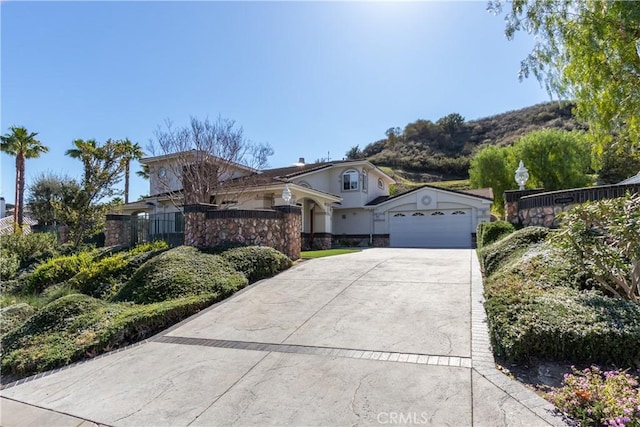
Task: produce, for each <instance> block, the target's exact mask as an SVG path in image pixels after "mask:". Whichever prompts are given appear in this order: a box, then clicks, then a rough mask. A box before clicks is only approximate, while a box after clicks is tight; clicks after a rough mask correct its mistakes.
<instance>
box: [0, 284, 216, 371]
mask: <svg viewBox="0 0 640 427" xmlns="http://www.w3.org/2000/svg"><path fill="white" fill-rule="evenodd" d="M218 299H219V296H218V295H217V294H206V295H200V296H195V297H189V298H184V299H180V300H171V301H166V302H162V303H157V304H149V305H145V306H137V305H131V304H113V303H106V302H104V301H101V300H98V299H95V298H91V297H89V296H86V295H80V294H75V295H69V296H66V297H63V298H60V299H59V300H57V301H54V302H52V303H51V304H49V305H47V306H46V307H44V308H43V309H42V310H40V311H39V312H37V313H36V314H35V315H33V316H31V317H30V318H29V319H28V320H27V321H26V322H24V323H23V324H22V325H21V326H19V327H17V328H16V329H13V330H12V331H11V332H9V333H8V334H7V335H6V336H5V337H4V338H3V339H2V348H3V353H2V372H3V374H12V375H15V376H19V377H21V376H27V375H32V374H35V373H38V372H43V371H46V370H49V369H54V368H57V367H60V366H63V365H66V364H69V363H71V362H74V361H76V360H80V359H82V358H84V357H91V356H94V355H97V354H100V353H103V352H105V351H109V350H111V349H114V348H117V347H120V346H123V345H127V344H130V343H132V342H135V341H138V340H140V339H144V338H147V337H149V336H151V335H153V334H154V333H156V332H158V331H160V330H162V329H163V328H166V327H168V326H170V325H172V324H174V323H177V322H179V321H180V320H182V319H184V318H186V317H188V316H190V315H192V314H194V313H197V312H198V311H199V310H201V309H202V308H204V307H207V306H209V305H211V304H212V303H214V302H216V301H217V300H218Z"/></svg>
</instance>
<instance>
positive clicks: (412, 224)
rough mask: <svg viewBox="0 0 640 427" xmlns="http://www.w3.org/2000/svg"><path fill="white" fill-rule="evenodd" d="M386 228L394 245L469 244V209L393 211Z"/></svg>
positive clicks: (449, 245)
mask: <svg viewBox="0 0 640 427" xmlns="http://www.w3.org/2000/svg"><path fill="white" fill-rule="evenodd" d="M389 228H390V233H389V234H390V239H391V242H390V243H391V246H395V247H439V248H469V247H471V210H462V209H456V210H437V211H414V212H396V213H392V214H391V219H390V227H389Z"/></svg>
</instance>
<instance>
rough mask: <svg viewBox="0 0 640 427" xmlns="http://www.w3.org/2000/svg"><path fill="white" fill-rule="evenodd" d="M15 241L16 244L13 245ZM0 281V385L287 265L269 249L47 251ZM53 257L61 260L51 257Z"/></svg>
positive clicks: (148, 330)
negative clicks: (5, 279) (45, 255)
mask: <svg viewBox="0 0 640 427" xmlns="http://www.w3.org/2000/svg"><path fill="white" fill-rule="evenodd" d="M17 239H20V238H17ZM51 254H53V255H52V256H51V257H49V258H48V259H41V258H35V257H31V256H28V257H26V258H25V259H32V260H34V261H33V262H32V263H27V268H23V269H22V271H21V272H16V273H14V274H13V275H10V276H9V279H10V280H7V281H3V282H2V295H0V307H1V308H0V338H1V346H2V355H1V367H2V375H3V382H4V381H6V380H7V379H9V380H13V379H17V378H20V377H24V376H27V375H31V374H35V373H38V372H42V371H45V370H48V369H52V368H55V367H60V366H63V365H66V364H68V363H71V362H73V361H77V360H80V359H83V358H86V357H92V356H95V355H97V354H100V353H103V352H105V351H109V350H111V349H114V348H117V347H121V346H123V345H127V344H129V343H133V342H136V341H139V340H141V339H144V338H146V337H149V336H150V335H152V334H154V333H156V332H158V331H160V330H162V329H164V328H166V327H168V326H170V325H172V324H175V323H177V322H179V321H180V320H182V319H184V318H186V317H188V316H190V315H192V314H194V313H196V312H197V311H199V310H201V309H203V308H204V307H207V306H209V305H211V304H213V303H214V302H217V301H220V300H222V299H224V298H226V297H228V296H229V295H231V294H233V293H234V292H236V291H237V290H239V289H241V288H243V287H244V286H246V285H247V284H248V283H250V282H252V281H255V280H259V279H262V278H265V277H269V276H271V275H274V274H277V273H278V272H280V271H282V270H284V269H286V268H288V267H289V266H291V260H289V258H288V257H286V256H285V255H283V254H281V253H280V252H278V251H276V250H274V249H272V248H264V247H243V248H233V249H229V248H219V249H209V250H199V249H197V248H193V247H186V246H180V247H177V248H173V249H168V247H167V245H166V243H164V242H154V243H149V244H144V245H139V246H137V247H135V248H132V249H128V248H122V247H110V248H100V249H87V250H79V251H78V252H75V251H71V252H70V251H67V250H66V249H65V248H60V247H56V248H55V250H53V251H51ZM61 254H62V255H61Z"/></svg>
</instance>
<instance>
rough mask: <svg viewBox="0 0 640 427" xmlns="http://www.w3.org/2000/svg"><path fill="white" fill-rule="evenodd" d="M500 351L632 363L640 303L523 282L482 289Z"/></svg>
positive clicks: (638, 353)
mask: <svg viewBox="0 0 640 427" xmlns="http://www.w3.org/2000/svg"><path fill="white" fill-rule="evenodd" d="M486 296H487V301H486V303H485V308H486V310H487V317H488V323H489V332H490V335H491V339H492V342H493V344H494V351H495V352H496V354H497V355H498V356H501V357H504V358H505V359H507V360H510V361H516V362H518V361H524V360H527V359H528V358H531V357H534V358H538V359H542V360H571V361H574V362H583V361H584V362H595V363H602V364H608V363H613V364H616V365H618V366H623V365H627V366H630V365H631V364H633V363H634V362H635V361H636V360H639V359H640V346H638V343H639V342H640V305H638V304H635V303H632V302H629V301H624V300H622V299H612V298H609V297H606V296H604V295H602V294H600V293H598V292H596V291H580V290H577V289H572V288H566V287H555V288H550V289H541V288H539V287H536V286H535V285H532V284H531V283H530V282H526V281H520V282H519V281H516V282H512V283H511V284H505V285H504V286H503V287H493V288H490V289H488V290H486Z"/></svg>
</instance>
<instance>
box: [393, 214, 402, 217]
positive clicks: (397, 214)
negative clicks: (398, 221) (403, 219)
mask: <svg viewBox="0 0 640 427" xmlns="http://www.w3.org/2000/svg"><path fill="white" fill-rule="evenodd" d="M396 216H404V214H403V213H397V214H395V215H394V217H396Z"/></svg>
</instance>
